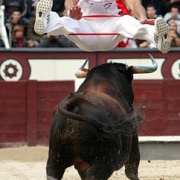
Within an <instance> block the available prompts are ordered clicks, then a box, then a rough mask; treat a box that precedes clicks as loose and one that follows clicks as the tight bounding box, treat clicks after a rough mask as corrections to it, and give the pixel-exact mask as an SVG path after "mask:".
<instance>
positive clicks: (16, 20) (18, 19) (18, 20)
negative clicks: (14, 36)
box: [6, 11, 29, 35]
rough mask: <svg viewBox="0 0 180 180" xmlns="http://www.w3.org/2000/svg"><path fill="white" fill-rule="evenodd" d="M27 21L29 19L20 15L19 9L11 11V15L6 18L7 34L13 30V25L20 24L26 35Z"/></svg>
mask: <svg viewBox="0 0 180 180" xmlns="http://www.w3.org/2000/svg"><path fill="white" fill-rule="evenodd" d="M28 23H29V20H28V19H26V18H24V17H22V15H21V12H20V11H13V12H12V15H11V16H10V17H9V18H8V19H7V20H6V28H7V32H8V34H10V33H11V31H13V29H14V26H15V25H21V26H24V29H25V35H26V31H27V25H28ZM10 28H11V29H10Z"/></svg>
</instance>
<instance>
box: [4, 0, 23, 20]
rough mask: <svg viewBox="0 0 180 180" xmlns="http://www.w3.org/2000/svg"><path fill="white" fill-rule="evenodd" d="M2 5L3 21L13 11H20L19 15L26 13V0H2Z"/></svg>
mask: <svg viewBox="0 0 180 180" xmlns="http://www.w3.org/2000/svg"><path fill="white" fill-rule="evenodd" d="M2 5H4V6H5V22H6V19H8V18H9V17H10V16H11V14H12V13H13V12H14V11H20V12H21V16H25V15H26V13H27V3H26V0H3V2H2Z"/></svg>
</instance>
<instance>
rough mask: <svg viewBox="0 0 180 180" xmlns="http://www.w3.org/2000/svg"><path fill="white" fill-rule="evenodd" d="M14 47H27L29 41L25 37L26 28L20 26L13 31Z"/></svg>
mask: <svg viewBox="0 0 180 180" xmlns="http://www.w3.org/2000/svg"><path fill="white" fill-rule="evenodd" d="M11 44H12V47H17V48H23V47H27V40H26V38H25V35H24V27H23V26H20V25H16V26H14V29H13V31H12V43H11Z"/></svg>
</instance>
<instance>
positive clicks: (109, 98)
mask: <svg viewBox="0 0 180 180" xmlns="http://www.w3.org/2000/svg"><path fill="white" fill-rule="evenodd" d="M138 68H139V67H138ZM138 68H137V69H138ZM146 68H147V67H143V68H142V69H143V71H141V72H140V73H142V72H145V73H146V72H153V71H155V70H156V69H157V64H156V63H154V66H153V70H152V69H151V68H152V67H150V68H149V67H148V70H147V69H146ZM137 69H136V68H134V67H132V66H131V67H128V66H126V65H124V64H119V63H109V64H103V65H100V66H97V67H95V68H93V69H92V70H90V71H89V72H88V73H87V77H86V79H85V81H84V82H83V83H82V85H81V86H80V88H79V89H78V90H77V92H75V93H73V94H71V95H70V96H69V97H67V98H66V99H65V100H63V101H62V102H61V103H60V104H59V105H58V106H57V107H56V108H55V110H54V114H53V115H54V117H53V122H52V127H51V134H50V144H49V158H48V162H47V179H48V180H60V179H62V177H63V174H64V172H65V169H66V168H67V167H69V166H72V165H74V167H75V168H76V169H77V171H78V173H79V175H80V177H81V179H82V180H107V179H108V178H109V177H110V176H111V175H112V173H113V172H114V171H115V170H118V169H120V168H121V167H122V166H123V165H124V166H125V173H126V176H127V177H128V178H129V179H131V180H139V178H138V166H139V162H140V153H139V145H138V133H137V124H138V123H139V122H140V121H141V120H142V117H141V111H140V110H133V106H132V103H133V99H134V95H133V90H132V85H131V83H132V79H133V73H138V72H136V71H138V70H137ZM149 69H150V71H149ZM81 70H83V68H81Z"/></svg>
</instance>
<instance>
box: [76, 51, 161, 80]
mask: <svg viewBox="0 0 180 180" xmlns="http://www.w3.org/2000/svg"><path fill="white" fill-rule="evenodd" d="M149 56H150V58H151V61H152V65H151V66H133V74H143V73H152V72H154V71H156V70H157V68H158V65H157V63H156V61H155V60H154V58H153V57H152V55H151V54H149ZM88 61H89V59H86V61H85V62H84V64H83V65H82V66H81V67H80V68H79V69H78V71H77V72H76V73H75V75H76V77H77V78H85V77H86V75H87V73H88V72H89V71H90V69H86V68H84V67H85V65H86V64H87V62H88Z"/></svg>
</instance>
